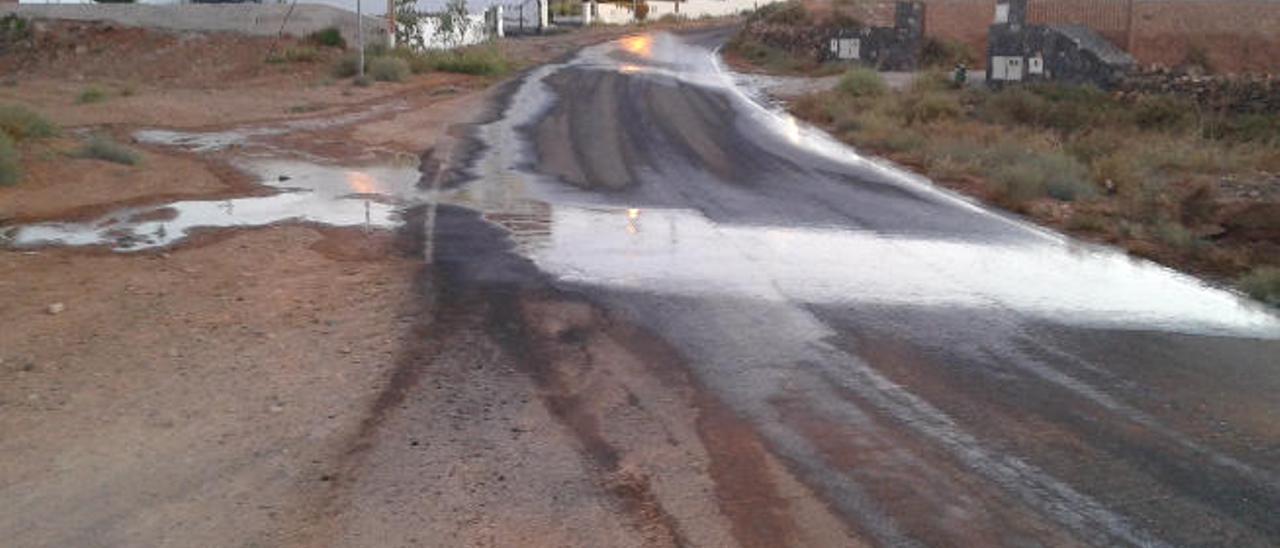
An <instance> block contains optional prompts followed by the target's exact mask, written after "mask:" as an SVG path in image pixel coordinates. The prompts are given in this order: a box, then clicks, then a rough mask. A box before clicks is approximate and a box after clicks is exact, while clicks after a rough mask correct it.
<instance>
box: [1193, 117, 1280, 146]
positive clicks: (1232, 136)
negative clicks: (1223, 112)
mask: <svg viewBox="0 0 1280 548" xmlns="http://www.w3.org/2000/svg"><path fill="white" fill-rule="evenodd" d="M1204 136H1205V137H1206V138H1209V139H1217V140H1223V141H1230V142H1234V143H1257V144H1262V145H1280V116H1276V115H1274V114H1257V113H1248V114H1235V115H1227V116H1216V117H1212V118H1209V119H1208V120H1206V123H1205V128H1204Z"/></svg>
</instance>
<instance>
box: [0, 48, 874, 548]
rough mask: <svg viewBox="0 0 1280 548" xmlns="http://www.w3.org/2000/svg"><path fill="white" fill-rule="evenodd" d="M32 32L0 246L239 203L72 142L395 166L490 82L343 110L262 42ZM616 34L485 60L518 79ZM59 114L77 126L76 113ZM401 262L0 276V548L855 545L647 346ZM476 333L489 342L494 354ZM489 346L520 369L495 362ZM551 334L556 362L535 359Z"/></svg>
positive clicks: (545, 299)
mask: <svg viewBox="0 0 1280 548" xmlns="http://www.w3.org/2000/svg"><path fill="white" fill-rule="evenodd" d="M44 32H47V33H48V35H47V36H46V37H45V39H46V41H45V42H44V43H45V44H46V45H47V46H48V47H46V48H44V49H41V50H39V51H38V52H36V53H31V52H26V53H21V52H19V53H13V52H9V53H7V54H5V55H0V67H4V70H5V74H6V76H7V77H6V81H5V84H4V85H3V86H0V103H18V104H22V105H25V106H28V107H30V108H32V109H34V110H36V111H38V112H40V113H41V114H43V115H45V116H47V117H49V118H50V119H52V120H53V121H55V122H56V123H57V124H59V125H61V126H62V127H63V129H64V132H63V135H62V136H61V137H59V138H56V139H52V140H44V141H40V142H31V143H27V144H24V145H23V149H22V153H23V158H24V160H23V167H24V170H25V171H26V177H25V179H24V180H23V181H22V182H21V183H20V184H18V185H16V186H12V187H2V188H0V227H3V226H4V225H11V224H16V223H25V222H32V221H47V220H72V219H75V220H85V219H90V218H93V217H94V216H96V215H99V214H102V213H105V212H108V211H112V210H115V209H117V208H120V207H124V206H138V205H150V204H158V203H165V202H168V201H171V200H174V199H179V198H181V199H215V198H216V199H221V198H226V197H233V196H247V195H254V194H261V193H263V192H264V189H263V188H262V187H259V186H257V185H256V184H255V183H254V182H253V181H252V180H250V179H249V178H248V176H246V175H245V174H243V173H241V172H239V171H237V170H236V169H235V168H233V167H232V166H231V165H230V163H229V161H228V160H229V158H231V157H233V156H234V155H235V154H237V153H238V151H237V150H236V149H235V147H232V148H231V149H230V150H227V151H221V152H213V153H203V152H193V151H184V150H182V149H180V148H175V147H166V146H158V145H150V144H143V143H138V142H131V143H129V146H131V147H132V148H134V149H136V150H138V151H139V152H140V154H141V157H142V161H141V162H140V163H138V164H137V165H134V166H127V165H118V164H111V163H106V162H102V161H99V160H92V159H85V158H73V157H70V156H69V155H68V153H69V152H70V151H71V150H72V149H73V148H74V147H76V146H77V145H78V143H79V142H81V140H83V138H84V137H85V136H86V135H88V134H89V133H92V132H105V133H109V134H111V135H114V136H115V137H116V138H117V139H118V140H121V141H124V142H128V141H129V140H130V139H131V137H130V136H131V135H132V134H133V132H134V131H136V130H138V129H144V128H146V129H153V128H167V129H186V130H199V131H220V130H228V129H242V128H245V127H268V126H269V127H280V126H281V125H287V124H288V123H290V122H296V121H303V122H305V123H304V124H303V125H299V126H296V127H295V128H294V129H293V130H291V131H288V132H285V133H283V134H280V135H276V136H274V137H271V138H270V139H269V140H268V141H267V142H266V145H265V146H266V147H268V148H269V149H271V150H274V151H277V152H279V151H286V152H287V153H288V154H290V155H293V156H301V157H308V158H318V159H321V160H323V161H326V162H346V161H363V160H368V159H386V158H401V157H406V156H409V157H414V158H417V157H419V156H421V155H423V154H424V153H425V152H427V151H430V150H433V149H437V148H438V147H448V146H450V143H451V137H450V135H451V133H456V131H457V129H452V130H451V128H453V127H454V125H455V124H459V123H462V122H466V121H467V120H469V119H470V118H471V117H472V116H474V115H476V114H478V113H479V112H480V111H481V110H482V108H483V107H484V105H485V104H486V100H487V97H488V94H489V93H490V91H489V90H491V89H492V86H493V85H494V84H495V83H496V82H497V81H496V80H494V79H488V78H480V77H472V76H462V75H452V74H430V75H425V76H419V77H414V78H412V79H411V80H409V81H407V82H404V83H398V84H377V85H374V86H370V87H365V88H359V87H354V86H352V85H351V84H350V83H349V82H344V81H335V80H333V79H331V78H329V77H328V76H327V70H328V69H327V67H328V64H327V61H320V62H316V63H285V64H272V63H265V62H264V59H265V54H264V52H265V51H267V50H268V49H269V48H270V41H269V40H262V39H249V38H242V37H235V36H230V35H208V36H206V35H172V34H162V33H149V32H144V31H138V30H134V29H121V28H103V27H101V26H93V25H82V24H78V25H66V26H65V27H62V28H60V27H57V26H55V27H54V28H52V29H46V30H45V31H44ZM626 32H627V31H626V29H616V28H615V29H609V28H593V29H588V30H585V31H581V32H577V33H571V34H565V35H558V36H548V37H536V38H524V39H519V40H508V41H505V42H503V44H502V47H503V49H504V50H505V51H506V53H507V54H508V55H509V56H510V57H512V58H514V59H516V60H517V61H518V63H519V64H520V65H522V66H529V65H532V64H536V63H539V62H545V61H548V60H551V59H554V58H556V57H559V56H561V55H564V54H566V53H569V52H571V51H573V50H574V49H576V48H577V47H580V46H582V45H585V44H589V43H593V42H598V41H601V40H605V39H609V38H613V37H616V36H619V35H621V34H624V33H626ZM193 54H200V55H194V57H198V58H200V59H201V61H199V62H196V63H192V64H188V63H186V62H185V59H187V58H190V57H192V56H193ZM335 55H337V53H336V52H330V53H326V56H327V57H326V59H329V58H332V57H334V56H335ZM141 58H145V59H147V60H148V61H147V62H145V63H144V62H138V61H137V59H141ZM89 86H95V87H98V88H100V89H103V90H105V91H106V94H107V98H106V99H105V100H103V101H100V102H96V103H88V104H82V103H80V102H78V101H77V97H78V95H79V94H80V93H81V92H82V91H83V90H84V89H86V88H87V87H89ZM433 157H435V158H439V157H446V158H447V157H448V155H447V154H445V155H433ZM420 244H421V242H418V241H416V240H415V234H414V231H413V230H402V231H400V232H397V233H393V232H388V231H379V230H374V231H371V232H370V231H367V230H363V229H338V228H331V227H323V226H318V225H309V224H296V223H294V224H283V225H275V226H269V227H264V228H256V229H247V230H218V231H207V232H203V233H199V234H197V235H195V236H193V237H191V238H188V239H187V240H184V241H183V242H181V243H180V244H178V245H176V246H173V247H169V248H164V249H160V250H154V251H147V252H140V253H132V254H119V253H112V252H110V251H108V250H106V249H101V248H90V249H75V248H40V249H31V250H19V249H9V248H4V249H0V325H4V326H5V328H4V329H2V330H0V379H2V380H0V432H4V435H3V436H0V455H2V457H0V498H3V499H4V500H7V501H10V502H11V504H10V505H8V506H7V508H8V510H6V511H5V512H2V513H0V534H3V535H4V537H5V538H6V544H7V545H11V546H20V547H27V546H331V545H340V546H408V545H427V546H464V545H465V546H512V545H521V546H564V545H577V546H677V545H687V544H697V545H708V546H722V545H728V544H735V543H736V544H742V545H748V546H779V545H836V544H838V545H856V544H857V543H858V541H857V540H856V539H855V538H853V537H851V536H850V534H849V533H848V532H847V531H846V530H845V528H844V525H843V524H842V523H841V522H840V520H838V519H837V518H835V517H833V515H832V514H831V513H830V512H829V511H828V510H827V509H826V508H825V507H824V506H823V504H822V503H820V502H817V501H816V499H815V498H814V497H813V495H812V493H810V492H809V490H808V488H807V487H805V486H804V485H803V484H802V483H800V482H799V481H798V480H797V479H796V478H794V477H792V476H791V474H790V473H789V472H787V470H786V467H785V466H783V465H782V464H781V463H779V462H778V461H777V460H776V458H774V457H772V456H771V455H770V454H769V453H768V452H767V451H765V450H764V449H763V446H762V444H761V442H760V440H758V439H757V438H756V437H755V434H754V433H753V432H752V431H751V430H750V429H749V428H746V427H745V426H743V425H741V424H738V423H737V422H735V421H736V419H735V418H734V416H733V414H732V413H730V412H727V411H726V410H724V409H723V408H721V407H719V406H718V404H717V403H716V402H714V401H712V400H710V399H707V398H706V397H705V396H704V395H701V394H700V393H699V392H698V391H697V390H695V389H694V388H692V387H691V384H690V381H689V380H688V379H687V378H682V377H680V375H682V374H683V373H680V372H679V369H678V368H676V367H674V366H673V365H671V364H670V363H668V365H667V366H666V367H667V369H665V370H664V369H662V368H661V367H660V368H659V369H657V370H654V369H653V368H652V367H651V366H650V365H647V364H651V363H654V361H653V360H652V359H651V356H653V355H654V353H655V352H659V353H660V352H662V351H661V349H660V348H658V347H657V343H652V342H651V343H647V344H641V345H640V346H636V345H637V344H638V343H636V341H645V340H646V339H645V337H644V336H643V335H642V334H638V333H633V332H630V331H628V330H629V329H630V328H628V327H627V326H626V325H625V324H622V323H619V322H616V321H613V320H610V319H608V318H604V317H602V316H601V315H600V314H599V312H596V311H594V310H593V309H591V308H590V307H589V306H588V305H586V304H583V303H577V302H574V301H572V300H565V299H564V298H562V297H558V296H554V295H545V294H530V295H523V296H519V297H514V300H510V301H504V302H490V301H483V300H480V301H478V300H476V299H475V297H474V296H471V297H468V296H467V294H465V293H464V294H462V295H455V294H453V293H452V290H449V289H446V288H443V287H441V286H437V285H435V283H436V282H434V281H433V280H435V278H434V277H433V276H432V275H430V274H429V272H428V271H427V270H425V267H424V266H423V263H422V257H421V255H420V250H421V246H420ZM512 307H514V308H512ZM499 308H500V309H502V310H504V311H506V312H511V311H512V310H514V311H515V313H512V314H508V316H509V317H511V318H514V319H513V320H512V322H513V323H511V324H510V325H507V324H503V325H495V324H494V321H493V317H494V315H495V309H499ZM510 329H516V330H523V331H527V334H528V340H529V341H533V343H532V344H534V345H535V347H522V346H519V345H516V346H513V344H512V342H511V340H508V339H504V338H503V337H502V336H501V333H503V332H504V330H510ZM567 332H572V333H579V332H581V333H583V334H584V335H583V338H582V339H581V340H577V339H574V340H577V343H578V344H575V345H573V346H564V345H562V344H561V342H560V341H563V340H567V339H566V337H569V336H568V335H566V333H567ZM670 360H674V358H672V357H670V356H668V361H670ZM659 361H661V360H659ZM664 363H665V362H664ZM602 424H613V425H617V424H627V425H630V426H631V427H630V428H626V429H621V430H617V429H612V428H611V429H608V430H602V429H601V428H600V426H599V425H602ZM743 474H748V475H750V476H751V477H753V478H756V481H753V482H742V481H740V478H741V477H742V475H743Z"/></svg>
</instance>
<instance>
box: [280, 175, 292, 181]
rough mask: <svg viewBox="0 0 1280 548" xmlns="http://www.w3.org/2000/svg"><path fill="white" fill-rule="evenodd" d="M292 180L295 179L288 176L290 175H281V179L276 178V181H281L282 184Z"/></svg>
mask: <svg viewBox="0 0 1280 548" xmlns="http://www.w3.org/2000/svg"><path fill="white" fill-rule="evenodd" d="M292 178H293V177H290V176H288V175H281V176H279V177H276V179H277V180H279V181H280V182H282V183H283V182H285V181H288V180H289V179H292Z"/></svg>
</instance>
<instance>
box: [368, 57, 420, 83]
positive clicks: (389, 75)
mask: <svg viewBox="0 0 1280 548" xmlns="http://www.w3.org/2000/svg"><path fill="white" fill-rule="evenodd" d="M410 73H411V71H410V70H409V63H408V62H407V61H405V60H404V59H401V58H399V57H374V58H373V60H372V61H370V62H369V77H371V78H373V79H374V80H377V81H379V82H400V81H402V80H404V79H405V78H408V77H409V74H410Z"/></svg>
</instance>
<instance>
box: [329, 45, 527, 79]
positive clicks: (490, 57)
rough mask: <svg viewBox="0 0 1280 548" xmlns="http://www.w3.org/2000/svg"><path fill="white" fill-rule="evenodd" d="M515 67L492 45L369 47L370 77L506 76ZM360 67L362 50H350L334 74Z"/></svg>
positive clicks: (351, 72)
mask: <svg viewBox="0 0 1280 548" xmlns="http://www.w3.org/2000/svg"><path fill="white" fill-rule="evenodd" d="M511 68H512V64H511V62H510V60H508V59H507V57H506V55H505V54H503V52H502V50H500V49H498V47H497V46H494V45H492V44H482V45H476V46H468V47H463V48H457V49H452V50H428V51H415V50H412V49H409V48H386V47H381V46H370V47H368V48H365V70H366V73H367V74H368V75H369V77H370V78H372V79H374V80H378V81H385V82H399V81H401V80H404V79H405V78H408V77H409V75H410V74H426V73H429V72H453V73H459V74H472V75H476V76H502V75H504V74H507V73H508V72H509V71H510V70H511ZM358 69H359V53H358V52H349V53H347V54H346V55H344V56H343V57H342V58H341V59H339V60H338V62H337V63H336V64H335V65H334V67H333V75H334V76H335V77H338V78H351V77H353V76H355V75H356V72H357V71H358Z"/></svg>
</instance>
